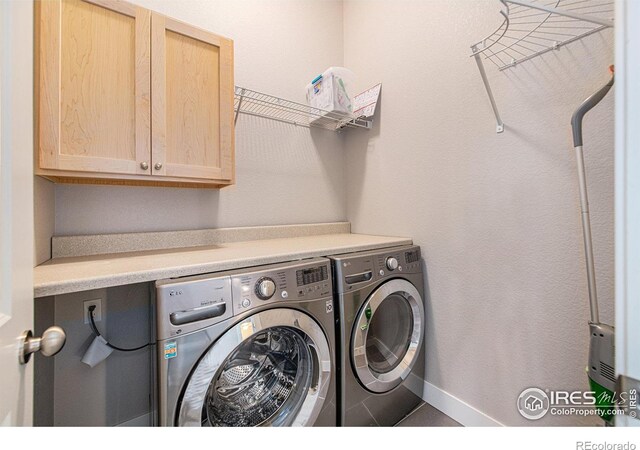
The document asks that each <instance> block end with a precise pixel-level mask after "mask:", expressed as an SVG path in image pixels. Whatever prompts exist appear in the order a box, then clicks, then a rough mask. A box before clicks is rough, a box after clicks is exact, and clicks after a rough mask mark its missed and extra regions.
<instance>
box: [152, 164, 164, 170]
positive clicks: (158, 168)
mask: <svg viewBox="0 0 640 450" xmlns="http://www.w3.org/2000/svg"><path fill="white" fill-rule="evenodd" d="M153 168H154V169H156V170H160V169H162V163H156V165H155V166H153Z"/></svg>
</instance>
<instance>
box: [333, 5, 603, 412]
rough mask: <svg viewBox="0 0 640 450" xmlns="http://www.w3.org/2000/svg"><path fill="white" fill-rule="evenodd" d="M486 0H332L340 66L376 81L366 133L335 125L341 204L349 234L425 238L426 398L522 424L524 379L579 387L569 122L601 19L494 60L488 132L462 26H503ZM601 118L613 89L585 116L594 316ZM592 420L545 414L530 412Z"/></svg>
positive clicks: (577, 254) (582, 280) (469, 34)
mask: <svg viewBox="0 0 640 450" xmlns="http://www.w3.org/2000/svg"><path fill="white" fill-rule="evenodd" d="M496 4H497V2H496ZM496 4H494V3H493V2H490V1H483V0H477V1H469V0H459V1H458V0H456V1H447V2H433V1H430V2H421V1H410V0H409V1H395V2H386V1H382V0H372V1H361V0H346V1H345V2H344V36H345V38H344V39H345V53H344V58H345V66H347V67H349V68H351V69H352V70H354V71H355V72H357V73H359V74H361V78H360V79H359V80H358V82H359V83H360V85H359V88H360V89H364V88H366V87H367V86H370V85H372V84H373V83H377V82H382V85H383V89H382V91H383V92H382V98H383V99H384V101H383V102H384V110H383V113H382V114H381V115H380V117H379V123H377V124H376V125H375V128H374V129H377V130H378V134H372V135H370V136H369V135H364V136H363V134H362V133H360V134H358V133H353V134H350V135H349V136H348V137H347V143H346V153H347V171H348V173H349V174H351V176H350V177H349V178H348V184H347V197H348V199H347V208H348V211H349V214H348V219H349V221H350V222H351V223H352V227H353V230H354V231H355V232H359V233H373V234H385V233H390V232H391V231H393V232H395V233H399V234H401V235H407V236H413V237H414V242H415V243H416V244H418V245H420V246H421V248H422V251H423V257H424V260H425V266H426V273H427V278H428V279H427V280H426V286H428V292H427V300H426V302H427V304H426V313H427V317H426V322H427V330H426V338H425V347H426V390H425V392H426V394H425V395H426V397H425V400H426V401H427V402H429V401H432V402H434V405H435V406H436V407H438V406H439V407H440V408H443V409H446V411H445V412H446V413H448V414H449V415H450V416H452V417H453V418H454V419H456V420H459V421H460V422H461V423H463V424H465V425H480V424H497V423H501V424H504V425H532V423H531V422H530V421H528V420H527V419H524V418H523V417H521V416H519V415H518V414H513V411H514V410H515V406H514V405H515V401H516V399H517V397H518V395H519V393H520V392H521V391H522V390H523V389H525V388H528V387H530V386H541V387H545V388H549V389H568V390H573V389H578V388H580V387H581V386H584V381H585V375H584V369H585V364H586V363H585V362H586V361H587V360H588V357H587V356H588V355H587V348H586V347H585V346H584V345H583V343H584V342H585V339H586V337H587V335H586V332H585V329H584V326H583V325H582V324H584V323H586V322H587V321H588V320H589V313H588V301H587V298H588V297H587V291H586V286H587V283H586V277H585V270H584V262H583V253H582V252H583V249H582V239H581V238H580V234H581V229H580V210H579V207H578V206H576V205H578V202H579V193H578V183H577V175H576V166H575V156H574V153H573V151H572V148H573V143H572V141H571V133H570V130H571V129H570V126H569V125H570V119H571V115H572V114H573V111H574V109H575V108H577V106H578V105H579V104H580V103H581V102H582V100H583V99H584V98H586V97H587V96H589V95H591V93H592V91H593V90H595V89H596V87H599V86H601V85H602V84H604V83H605V82H606V80H607V79H608V76H609V74H608V66H609V65H610V64H611V63H612V61H613V50H612V49H613V45H612V44H613V32H612V31H611V30H605V31H603V32H601V33H599V34H596V35H593V36H588V37H586V38H584V41H583V42H584V43H583V42H581V43H578V44H576V45H573V46H568V47H562V48H560V49H559V50H556V51H553V52H550V53H547V54H544V55H542V56H540V57H539V58H536V59H533V60H530V61H525V62H523V63H521V64H519V65H517V66H516V67H513V68H510V69H508V70H505V71H502V72H497V71H495V72H496V73H497V75H496V74H494V72H493V71H492V73H491V74H492V78H491V85H492V88H493V93H494V96H495V98H496V99H497V100H496V101H497V102H498V103H499V107H500V110H501V111H500V112H501V114H502V118H503V119H504V122H505V132H504V133H502V134H496V129H495V121H494V118H493V114H492V111H491V106H490V104H489V100H488V98H487V93H486V92H485V90H484V88H483V83H482V80H481V77H480V75H479V73H478V69H477V67H476V65H475V63H474V62H473V58H471V57H470V55H471V50H470V45H471V44H472V42H474V39H476V40H477V39H478V38H480V37H482V36H486V35H489V34H490V33H491V32H492V31H493V30H494V29H496V28H497V27H498V25H499V24H500V21H501V17H500V15H499V14H498V8H497V7H496ZM399 23H402V26H397V25H396V24H399ZM372 30H375V32H372ZM487 64H490V63H487ZM487 67H488V69H487V70H489V66H487ZM613 119H614V113H613V96H612V95H610V96H608V97H606V98H605V99H604V100H603V102H602V104H601V105H599V107H598V108H597V109H594V111H593V112H591V113H590V114H589V115H588V116H587V117H586V119H585V126H584V130H585V142H588V143H589V145H588V150H587V151H586V153H585V159H586V166H587V171H588V173H589V178H588V187H589V190H590V203H591V210H592V221H593V239H594V251H595V252H596V254H597V255H598V264H597V267H596V270H597V274H596V275H597V276H596V278H597V281H598V291H599V294H600V299H601V301H600V303H601V308H600V309H601V315H602V316H603V318H605V322H607V323H611V322H612V321H613V299H614V284H613V280H614V276H613V273H614V266H613V259H614V257H613V251H614V241H613V226H614V225H613V207H614V201H613V175H614V174H613V151H612V148H613V132H614V122H613ZM516 261H517V263H516ZM560 342H561V343H562V345H561V346H559V343H560ZM474 411H477V412H478V413H477V414H476V413H475V412H474ZM486 417H488V418H489V419H490V420H485V419H486ZM465 418H467V419H466V420H465ZM465 422H466V423H465ZM598 423H599V420H598V419H597V418H594V417H587V418H585V417H581V418H576V417H570V416H564V417H559V416H556V417H549V416H547V417H545V418H544V419H541V420H539V421H537V422H535V423H534V424H535V425H569V424H572V425H576V424H580V425H596V424H598Z"/></svg>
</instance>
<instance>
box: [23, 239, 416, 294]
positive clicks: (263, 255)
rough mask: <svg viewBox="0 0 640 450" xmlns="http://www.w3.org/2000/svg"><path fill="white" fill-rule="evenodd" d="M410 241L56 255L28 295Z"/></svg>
mask: <svg viewBox="0 0 640 450" xmlns="http://www.w3.org/2000/svg"><path fill="white" fill-rule="evenodd" d="M411 243H412V240H411V239H409V238H401V237H391V236H372V235H365V234H325V235H316V236H304V237H292V238H280V239H264V240H257V241H242V242H230V243H225V244H219V245H215V246H209V247H192V248H185V249H171V250H154V251H146V252H135V253H119V254H112V255H97V256H83V257H74V258H56V259H52V260H49V261H47V262H45V263H44V264H42V265H40V266H37V267H36V268H35V269H34V297H36V298H37V297H45V296H49V295H60V294H67V293H70V292H80V291H87V290H90V289H100V288H105V287H111V286H121V285H126V284H134V283H143V282H149V281H154V280H159V279H163V278H173V277H180V276H188V275H196V274H202V273H208V272H219V271H223V270H230V269H238V268H242V267H251V266H257V265H262V264H272V263H279V262H284V261H291V260H296V259H303V258H313V257H317V256H328V255H335V254H340V253H349V252H357V251H363V250H372V249H378V248H385V247H393V246H397V245H408V244H411Z"/></svg>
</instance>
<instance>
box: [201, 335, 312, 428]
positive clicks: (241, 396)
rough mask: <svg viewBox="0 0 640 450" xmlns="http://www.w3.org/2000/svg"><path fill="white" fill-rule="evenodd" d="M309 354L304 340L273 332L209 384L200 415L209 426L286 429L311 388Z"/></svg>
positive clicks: (248, 345) (246, 346)
mask: <svg viewBox="0 0 640 450" xmlns="http://www.w3.org/2000/svg"><path fill="white" fill-rule="evenodd" d="M313 364H314V362H313V360H312V356H311V352H310V350H309V348H308V347H307V344H306V342H305V341H304V339H303V337H301V336H300V334H299V333H298V332H297V331H296V330H294V329H292V328H286V327H275V328H269V329H267V330H265V331H262V332H260V333H258V334H256V335H254V336H253V337H251V338H250V339H247V340H246V341H245V342H243V343H242V344H241V345H240V346H239V347H238V348H237V349H236V350H235V351H234V352H233V353H232V354H231V355H230V356H229V357H228V358H227V360H226V361H225V363H224V364H223V365H222V367H221V368H220V370H218V373H217V374H216V376H215V377H214V379H213V381H212V382H211V384H210V386H209V389H208V391H207V398H206V400H205V405H204V408H203V410H202V420H203V424H205V425H211V426H244V427H253V426H258V425H272V426H273V425H285V424H287V423H288V422H291V421H292V420H293V418H294V417H295V416H296V414H297V413H298V411H299V410H300V407H301V406H302V402H303V400H304V399H305V395H306V392H307V391H308V390H309V387H310V386H311V379H312V377H311V374H312V370H313Z"/></svg>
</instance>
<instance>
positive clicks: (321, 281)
mask: <svg viewBox="0 0 640 450" xmlns="http://www.w3.org/2000/svg"><path fill="white" fill-rule="evenodd" d="M330 264H331V263H330V261H329V260H328V259H325V258H315V259H310V260H307V261H300V262H299V263H294V264H292V263H288V264H280V265H275V266H269V267H268V268H262V269H261V270H259V271H256V272H243V273H239V274H237V275H232V276H231V289H232V292H233V295H232V297H233V314H234V315H237V314H241V313H244V312H246V311H248V310H251V309H253V308H258V307H261V306H264V305H269V304H274V303H284V302H287V301H306V300H317V299H319V298H323V297H327V296H331V295H332V292H331V287H332V281H331V269H330Z"/></svg>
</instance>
